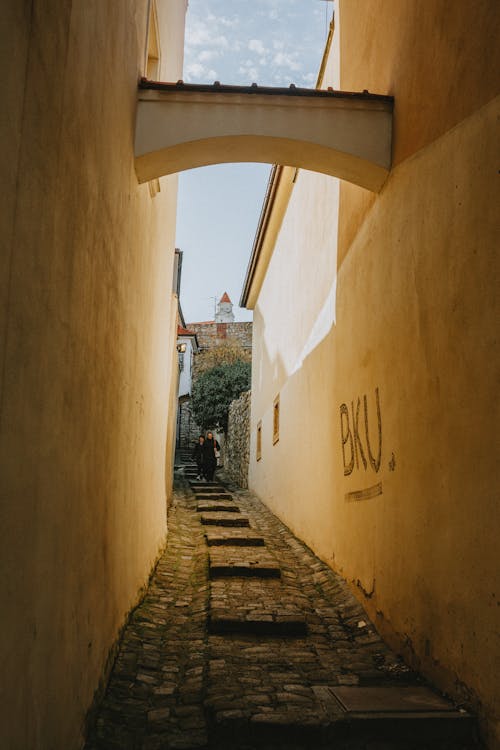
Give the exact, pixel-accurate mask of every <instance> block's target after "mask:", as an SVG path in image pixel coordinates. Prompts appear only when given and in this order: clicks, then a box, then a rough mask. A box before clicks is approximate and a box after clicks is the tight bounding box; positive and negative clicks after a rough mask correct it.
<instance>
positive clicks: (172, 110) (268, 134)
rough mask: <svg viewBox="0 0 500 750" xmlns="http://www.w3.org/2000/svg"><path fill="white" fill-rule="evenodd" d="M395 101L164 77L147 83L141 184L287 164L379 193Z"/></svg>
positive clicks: (139, 124) (140, 113) (138, 153)
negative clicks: (221, 168)
mask: <svg viewBox="0 0 500 750" xmlns="http://www.w3.org/2000/svg"><path fill="white" fill-rule="evenodd" d="M392 110H393V99H392V97H390V96H382V95H377V94H370V93H368V92H367V91H365V92H363V93H346V92H341V91H333V90H332V89H328V90H317V89H302V88H296V87H294V86H291V87H290V88H271V87H262V86H257V85H256V84H253V85H252V86H225V85H221V84H218V83H215V84H214V85H199V84H185V83H183V82H182V81H179V82H178V83H177V84H175V83H158V82H155V81H148V80H145V79H143V80H142V81H141V83H140V86H139V94H138V107H137V119H136V134H135V167H136V172H137V177H138V180H139V182H141V183H142V182H147V181H148V180H153V179H156V178H158V177H161V176H163V175H167V174H173V173H176V172H182V171H184V170H186V169H192V168H195V167H201V166H208V165H211V164H220V163H228V162H264V163H270V164H283V165H287V166H292V167H297V168H302V169H307V170H310V171H313V172H321V173H323V174H327V175H331V176H333V177H339V178H341V179H343V180H347V181H348V182H352V183H354V184H355V185H359V186H361V187H364V188H367V189H368V190H372V191H374V192H378V191H379V190H380V189H381V187H382V185H383V184H384V182H385V180H386V178H387V175H388V173H389V170H390V167H391V142H392Z"/></svg>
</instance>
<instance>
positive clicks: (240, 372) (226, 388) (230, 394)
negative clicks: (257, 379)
mask: <svg viewBox="0 0 500 750" xmlns="http://www.w3.org/2000/svg"><path fill="white" fill-rule="evenodd" d="M250 382H251V365H250V362H242V361H241V360H237V361H235V362H232V363H230V364H227V363H226V364H221V365H217V367H212V368H211V369H210V370H207V371H206V372H204V373H202V374H201V375H200V376H199V377H198V378H197V379H196V381H195V383H194V385H193V392H192V405H193V412H194V417H195V419H196V421H197V422H198V424H199V425H200V427H201V428H202V429H204V430H206V429H208V428H210V427H212V428H215V427H218V428H222V429H223V430H224V432H227V419H228V414H229V406H230V404H231V401H233V400H234V399H235V398H238V397H239V396H240V395H241V394H242V393H243V392H244V391H248V390H249V388H250Z"/></svg>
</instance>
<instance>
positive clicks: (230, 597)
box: [209, 548, 307, 637]
mask: <svg viewBox="0 0 500 750" xmlns="http://www.w3.org/2000/svg"><path fill="white" fill-rule="evenodd" d="M212 550H213V548H211V549H210V552H212ZM209 629H210V632H211V633H214V634H215V633H218V634H226V633H227V634H230V633H232V634H242V635H245V634H246V635H248V634H250V635H252V634H253V635H257V636H264V635H269V636H295V637H298V636H304V635H306V634H307V623H306V618H305V614H304V610H303V609H302V607H301V606H300V603H297V602H296V601H295V598H294V597H293V596H291V595H290V593H289V591H288V590H287V589H286V587H284V586H283V584H282V582H281V580H280V579H277V578H264V579H258V578H248V579H246V580H244V581H243V580H242V579H241V578H215V579H212V580H211V582H210V610H209Z"/></svg>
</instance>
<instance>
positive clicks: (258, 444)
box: [257, 421, 262, 461]
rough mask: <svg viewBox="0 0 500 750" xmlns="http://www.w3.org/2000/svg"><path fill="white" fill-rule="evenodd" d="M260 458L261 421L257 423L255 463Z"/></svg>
mask: <svg viewBox="0 0 500 750" xmlns="http://www.w3.org/2000/svg"><path fill="white" fill-rule="evenodd" d="M261 458H262V421H260V422H258V423H257V461H260V459H261Z"/></svg>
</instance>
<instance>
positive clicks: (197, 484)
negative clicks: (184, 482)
mask: <svg viewBox="0 0 500 750" xmlns="http://www.w3.org/2000/svg"><path fill="white" fill-rule="evenodd" d="M189 484H190V485H191V487H192V488H193V489H197V488H199V489H207V490H209V489H212V488H213V489H217V490H218V491H221V492H224V491H225V490H224V487H222V486H221V484H220V483H219V482H203V481H201V480H199V481H197V480H193V479H190V480H189Z"/></svg>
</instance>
